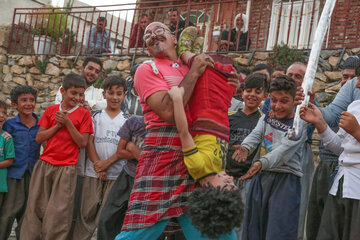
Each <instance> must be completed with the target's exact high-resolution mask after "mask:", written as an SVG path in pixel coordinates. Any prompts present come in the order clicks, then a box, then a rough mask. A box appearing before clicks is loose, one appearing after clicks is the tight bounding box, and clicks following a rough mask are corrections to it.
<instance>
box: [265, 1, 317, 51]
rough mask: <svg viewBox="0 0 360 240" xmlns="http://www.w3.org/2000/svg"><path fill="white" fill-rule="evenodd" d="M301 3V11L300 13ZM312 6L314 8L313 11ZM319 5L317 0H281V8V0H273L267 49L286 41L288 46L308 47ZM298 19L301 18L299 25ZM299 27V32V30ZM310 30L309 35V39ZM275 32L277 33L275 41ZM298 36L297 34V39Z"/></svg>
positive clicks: (313, 31)
mask: <svg viewBox="0 0 360 240" xmlns="http://www.w3.org/2000/svg"><path fill="white" fill-rule="evenodd" d="M314 1H315V5H314ZM292 2H293V3H292ZM303 2H304V4H303ZM291 4H293V10H292V13H291ZM302 5H303V11H302V13H301V7H302ZM314 6H315V9H314V12H313V7H314ZM319 6H320V2H319V0H283V1H282V8H281V0H274V3H273V7H272V15H271V22H270V29H269V38H268V42H267V50H271V49H272V48H273V46H274V45H275V44H281V43H287V44H288V45H289V46H290V47H293V48H296V46H297V48H298V49H303V48H310V47H311V44H312V41H313V39H314V35H315V31H316V26H317V23H318V18H319ZM280 9H281V14H280ZM290 13H291V16H290ZM280 15H281V19H280V25H279V29H278V23H279V18H280ZM312 15H313V23H312V27H311V17H312ZM290 19H291V24H290V27H289V21H290ZM300 19H301V26H300ZM299 27H300V32H299ZM310 31H311V35H310V41H309V33H310ZM277 32H279V33H278V39H277V42H276V35H277ZM299 34H300V36H299ZM288 35H289V37H288ZM298 36H299V40H298ZM308 42H309V45H308Z"/></svg>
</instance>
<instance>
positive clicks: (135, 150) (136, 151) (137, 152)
mask: <svg viewBox="0 0 360 240" xmlns="http://www.w3.org/2000/svg"><path fill="white" fill-rule="evenodd" d="M126 150H127V151H129V152H131V153H132V155H134V157H135V158H136V159H137V160H139V159H140V155H141V150H140V149H139V148H138V147H136V145H135V143H133V142H128V143H127V144H126Z"/></svg>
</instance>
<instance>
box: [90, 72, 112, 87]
mask: <svg viewBox="0 0 360 240" xmlns="http://www.w3.org/2000/svg"><path fill="white" fill-rule="evenodd" d="M112 70H113V69H111V68H109V69H106V70H104V72H102V73H100V75H99V77H98V78H97V79H96V81H95V83H94V84H93V86H94V87H96V88H102V83H103V81H104V79H105V78H107V77H108V75H109V74H110V73H111V72H112Z"/></svg>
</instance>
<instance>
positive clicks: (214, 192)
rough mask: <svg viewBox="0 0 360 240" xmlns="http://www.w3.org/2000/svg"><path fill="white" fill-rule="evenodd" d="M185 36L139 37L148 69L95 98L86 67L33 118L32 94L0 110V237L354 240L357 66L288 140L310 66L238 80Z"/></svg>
mask: <svg viewBox="0 0 360 240" xmlns="http://www.w3.org/2000/svg"><path fill="white" fill-rule="evenodd" d="M143 17H145V16H143ZM146 17H147V16H146ZM175 29H177V30H179V27H175ZM189 29H190V30H189ZM189 29H181V32H182V33H181V34H178V36H177V37H175V36H174V35H172V30H171V29H169V27H168V26H166V25H164V24H162V23H159V22H153V23H150V24H149V25H147V26H146V28H144V29H142V30H141V31H142V33H143V38H142V40H143V42H142V44H145V45H146V46H147V50H148V51H149V54H150V55H151V56H152V57H154V59H153V60H152V61H148V62H144V63H142V64H141V65H140V66H139V65H137V66H134V67H133V68H132V69H131V78H129V79H127V80H125V79H122V78H120V77H118V76H110V77H108V78H106V79H105V80H104V81H103V85H102V89H97V88H94V87H93V86H92V84H93V83H94V82H95V81H96V79H97V77H98V76H99V74H100V73H101V71H102V63H101V61H100V60H99V59H98V58H94V57H88V58H86V59H85V60H84V63H83V66H82V68H81V75H77V74H73V73H71V74H68V75H67V76H65V78H64V80H63V83H62V86H61V87H60V89H59V93H58V95H57V97H56V101H55V103H56V104H54V105H52V106H49V107H48V108H47V109H46V110H45V112H44V113H43V115H42V116H41V118H39V117H38V116H37V115H36V114H34V109H35V104H36V98H37V91H36V90H35V89H33V88H32V87H30V86H25V85H24V86H18V87H15V88H14V89H12V90H11V93H10V100H11V106H12V107H13V108H14V109H16V110H17V111H18V115H17V116H16V117H14V118H12V119H8V120H7V109H8V106H7V104H6V103H5V102H3V101H0V180H1V182H0V239H7V238H8V237H9V235H10V232H11V228H12V226H13V224H14V221H15V220H16V221H17V228H16V235H17V238H18V239H21V240H35V239H45V240H47V239H59V240H61V239H64V240H66V239H76V240H77V239H91V237H92V235H93V234H94V231H95V229H96V228H98V239H114V238H115V239H117V240H119V239H185V238H186V239H214V238H215V239H243V240H254V239H255V240H256V239H270V240H271V239H280V240H282V239H284V240H287V239H294V240H295V239H303V238H306V239H320V240H322V239H329V240H330V239H356V236H358V235H359V233H360V232H359V228H358V227H357V224H358V222H359V217H360V216H359V213H358V212H359V211H358V210H359V209H360V208H359V200H360V196H359V191H358V190H357V189H356V188H354V187H353V186H352V185H353V184H354V183H357V182H358V181H359V180H358V179H359V176H360V175H359V172H358V170H357V169H358V163H357V161H356V159H357V156H359V149H358V146H359V142H360V125H359V121H360V112H359V110H358V105H359V103H358V100H359V99H360V91H359V88H360V80H358V79H357V76H360V61H359V58H358V57H357V56H352V57H349V58H348V59H347V60H346V61H345V63H344V64H343V81H342V82H341V85H342V88H341V90H340V92H339V93H338V95H337V97H336V98H335V99H334V101H333V102H332V103H331V104H330V105H329V106H328V107H326V108H322V109H319V108H318V107H316V102H314V101H313V100H311V101H312V103H310V104H309V106H308V107H303V108H302V110H301V117H302V119H303V120H305V121H306V122H308V123H309V124H308V125H307V127H304V128H303V129H302V130H303V131H302V132H301V136H300V138H299V139H298V140H296V141H293V140H289V139H288V138H287V130H288V129H290V128H291V127H292V123H293V119H294V114H295V108H294V107H295V106H296V105H297V104H298V103H299V101H300V100H302V99H303V97H304V96H303V93H302V92H301V88H299V86H300V85H301V83H302V81H303V79H304V75H305V71H306V65H304V64H303V63H292V64H291V65H290V66H289V67H288V68H284V67H282V66H280V67H278V68H276V69H275V71H274V72H272V70H271V68H269V67H268V66H267V65H265V64H259V65H257V66H255V67H254V68H253V69H252V71H251V73H249V71H246V69H245V70H244V69H242V70H241V71H240V74H237V73H234V72H233V70H235V69H234V66H233V64H232V62H231V60H230V61H229V60H228V59H225V58H223V57H218V56H215V55H213V56H209V55H206V54H194V53H193V52H196V51H195V50H194V49H195V48H196V47H194V46H195V44H196V43H198V42H199V41H198V40H197V38H198V36H197V34H198V32H197V31H196V28H195V27H192V28H189ZM194 29H195V30H194ZM137 36H138V34H137ZM138 42H139V41H137V42H136V43H138ZM176 44H178V46H181V48H183V47H185V48H184V49H179V47H178V48H176ZM240 82H242V84H241V85H240ZM216 84H222V88H221V87H219V86H218V85H216ZM231 85H234V86H235V87H234V86H231ZM220 88H221V89H220ZM225 93H226V96H225V95H221V94H225ZM229 93H231V94H229ZM309 94H310V95H312V93H309ZM232 95H234V96H232ZM209 96H210V97H209ZM232 97H233V98H232ZM209 113H211V114H209ZM224 113H225V117H224V116H223V115H224ZM141 114H144V116H140V115H141ZM315 128H316V129H317V131H318V133H319V134H320V137H321V140H322V145H321V148H320V159H321V162H320V164H319V166H318V167H317V169H316V172H315V175H314V178H313V180H312V175H313V170H314V162H313V158H312V153H311V149H310V145H309V144H310V142H311V139H312V133H313V131H314V129H315ZM333 130H334V131H335V132H336V131H338V134H336V133H334V132H333ZM41 146H42V147H43V152H42V154H41V155H40V147H41ZM325 148H328V149H330V150H331V151H332V152H331V151H329V150H325ZM311 181H312V184H311ZM355 186H356V184H355ZM310 187H311V191H310ZM329 188H330V192H328V191H327V189H329ZM309 195H310V197H309ZM228 196H231V197H230V199H229V197H228ZM204 199H205V200H204ZM234 200H235V201H234ZM205 202H206V204H205ZM208 202H209V203H210V204H208ZM234 204H235V205H234ZM189 205H190V206H189ZM201 205H203V206H201ZM204 205H205V206H206V207H204ZM223 205H227V206H231V208H232V209H229V207H227V206H223ZM206 208H209V209H206ZM234 208H237V209H236V210H238V211H233V210H234ZM199 209H201V210H200V211H199ZM221 212H225V214H226V215H227V216H226V217H228V218H225V217H220V216H221ZM200 215H203V216H206V217H202V218H201V216H200ZM211 216H215V217H214V218H211V219H210V217H211ZM306 216H307V219H306V221H305V218H306ZM209 219H210V220H209ZM224 219H226V220H224ZM231 219H232V220H236V223H235V224H232V222H231ZM305 223H306V231H305ZM179 226H181V231H179ZM224 229H225V230H224ZM305 233H306V234H305Z"/></svg>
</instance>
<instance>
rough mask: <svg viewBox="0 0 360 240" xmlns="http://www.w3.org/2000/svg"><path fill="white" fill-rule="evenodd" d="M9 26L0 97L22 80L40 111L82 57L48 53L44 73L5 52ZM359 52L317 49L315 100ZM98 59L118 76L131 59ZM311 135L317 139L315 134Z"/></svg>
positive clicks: (1, 48) (262, 56)
mask: <svg viewBox="0 0 360 240" xmlns="http://www.w3.org/2000/svg"><path fill="white" fill-rule="evenodd" d="M9 30H10V28H9V26H5V27H4V26H0V99H1V100H6V101H7V102H8V103H9V104H10V97H9V93H10V90H11V89H12V88H13V87H15V86H18V85H22V84H27V85H30V86H33V87H34V88H36V89H37V90H38V99H37V104H36V108H35V113H37V114H40V115H41V113H42V112H43V111H44V110H45V108H46V107H47V106H49V105H51V104H53V102H54V99H55V96H56V93H57V90H58V89H59V87H60V85H61V81H62V79H63V77H64V76H65V75H67V74H68V73H70V72H74V73H79V72H80V68H81V65H82V63H83V59H84V57H80V58H79V59H78V60H77V61H76V63H74V60H75V56H71V57H62V56H54V57H51V58H50V59H47V60H48V63H47V64H46V66H44V73H42V72H41V70H40V68H41V67H39V63H41V62H42V61H43V60H44V59H45V58H43V57H39V56H25V55H11V54H7V46H8V36H9ZM359 53H360V48H353V49H347V50H346V52H345V54H343V56H342V59H341V60H340V61H339V58H340V55H341V50H323V51H322V52H321V58H320V61H319V65H318V69H317V73H316V79H315V83H314V87H313V90H314V91H315V92H316V100H317V101H318V102H319V103H320V104H321V105H322V106H326V105H327V104H329V103H330V102H331V100H332V99H333V98H334V96H335V95H336V93H337V92H338V91H339V89H340V80H341V69H340V67H339V66H341V65H342V63H343V60H344V59H346V58H347V57H348V56H351V55H355V54H359ZM269 54H270V52H256V53H255V54H252V53H240V54H237V53H229V54H228V56H229V57H231V58H233V59H234V61H236V62H237V63H238V64H239V65H240V66H246V67H249V68H251V67H253V66H254V65H256V64H258V63H266V62H267V58H268V57H269ZM306 54H309V53H308V52H307V53H306ZM250 58H251V61H250V64H249V59H250ZM147 59H150V58H148V57H137V58H136V59H135V63H138V62H141V61H144V60H147ZM101 60H102V61H103V64H104V72H105V73H106V74H107V75H121V76H122V77H127V76H128V75H129V72H130V65H131V61H132V58H131V57H130V56H121V57H104V58H101ZM338 63H340V64H338ZM14 115H15V111H14V110H13V109H11V110H10V112H9V117H12V116H14ZM314 138H315V140H316V139H317V137H316V135H315V136H314Z"/></svg>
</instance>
